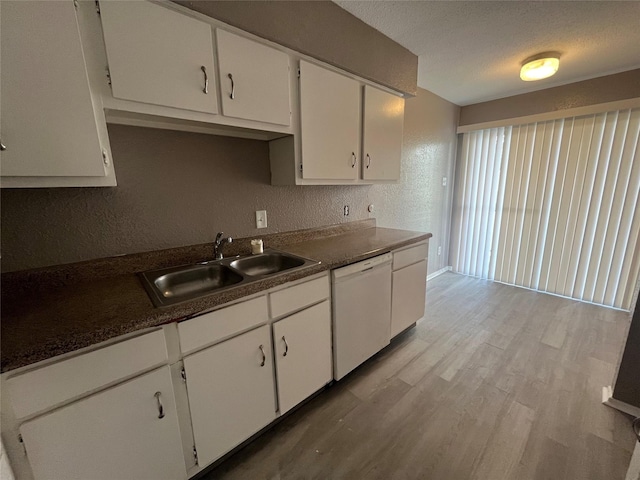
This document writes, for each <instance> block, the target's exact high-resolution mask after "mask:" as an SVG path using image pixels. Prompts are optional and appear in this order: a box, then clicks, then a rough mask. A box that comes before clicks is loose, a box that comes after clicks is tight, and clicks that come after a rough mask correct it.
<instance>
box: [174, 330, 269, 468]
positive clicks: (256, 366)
mask: <svg viewBox="0 0 640 480" xmlns="http://www.w3.org/2000/svg"><path fill="white" fill-rule="evenodd" d="M184 369H185V371H186V374H187V391H188V394H189V406H190V407H191V421H192V424H193V435H194V437H195V441H196V448H197V450H198V460H199V463H200V465H202V466H204V465H207V464H209V463H211V462H213V461H214V460H216V459H218V458H220V457H221V456H222V455H224V454H225V453H227V452H228V451H229V450H231V449H232V448H233V447H235V446H237V445H238V444H240V443H242V442H243V441H244V440H246V439H247V438H249V437H250V436H251V435H253V434H254V433H256V432H257V431H258V430H260V429H261V428H263V427H265V426H266V425H268V424H269V423H270V422H271V421H272V420H274V419H275V417H276V405H275V389H274V384H273V360H272V356H271V335H270V332H269V327H268V326H267V325H265V326H263V327H260V328H256V329H255V330H251V331H250V332H247V333H244V334H242V335H240V336H238V337H235V338H232V339H231V340H227V341H226V342H223V343H220V344H218V345H215V346H213V347H210V348H207V349H206V350H202V351H200V352H198V353H194V354H193V355H189V356H188V357H186V358H185V359H184Z"/></svg>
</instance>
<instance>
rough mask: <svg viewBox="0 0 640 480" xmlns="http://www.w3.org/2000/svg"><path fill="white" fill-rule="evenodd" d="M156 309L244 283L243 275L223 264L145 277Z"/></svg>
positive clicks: (180, 268)
mask: <svg viewBox="0 0 640 480" xmlns="http://www.w3.org/2000/svg"><path fill="white" fill-rule="evenodd" d="M142 276H143V278H144V279H145V282H144V284H145V287H147V291H148V292H149V293H151V299H152V300H153V302H154V304H156V306H162V305H169V304H173V303H177V302H181V301H184V300H189V299H192V298H197V297H200V296H202V295H204V294H207V293H211V292H214V291H217V290H220V289H222V288H226V287H229V286H231V285H236V284H238V283H240V282H242V280H243V278H242V275H240V274H239V273H237V272H235V271H233V270H232V269H231V268H229V267H227V266H225V265H220V264H211V265H190V266H186V267H185V266H182V267H176V268H172V269H165V270H160V271H156V272H146V273H143V274H142Z"/></svg>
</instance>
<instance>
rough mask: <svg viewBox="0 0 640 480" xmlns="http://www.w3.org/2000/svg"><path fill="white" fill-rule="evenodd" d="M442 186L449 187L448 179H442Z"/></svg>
mask: <svg viewBox="0 0 640 480" xmlns="http://www.w3.org/2000/svg"><path fill="white" fill-rule="evenodd" d="M442 186H443V187H446V186H447V177H442Z"/></svg>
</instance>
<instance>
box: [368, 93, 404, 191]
mask: <svg viewBox="0 0 640 480" xmlns="http://www.w3.org/2000/svg"><path fill="white" fill-rule="evenodd" d="M403 124H404V99H403V98H400V97H397V96H395V95H392V94H390V93H387V92H383V91H382V90H378V89H377V88H373V87H370V86H368V85H366V86H365V87H364V125H363V127H362V128H363V145H364V149H363V152H362V155H363V158H362V178H364V179H365V180H398V179H400V161H401V157H402V126H403Z"/></svg>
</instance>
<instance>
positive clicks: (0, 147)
mask: <svg viewBox="0 0 640 480" xmlns="http://www.w3.org/2000/svg"><path fill="white" fill-rule="evenodd" d="M6 149H7V147H5V146H4V143H2V140H0V151H2V152H4V151H5V150H6Z"/></svg>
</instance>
